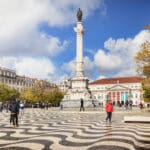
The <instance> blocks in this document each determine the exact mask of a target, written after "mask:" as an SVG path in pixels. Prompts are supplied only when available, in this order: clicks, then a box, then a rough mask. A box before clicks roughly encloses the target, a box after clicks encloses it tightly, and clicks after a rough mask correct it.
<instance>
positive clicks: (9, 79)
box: [0, 67, 56, 90]
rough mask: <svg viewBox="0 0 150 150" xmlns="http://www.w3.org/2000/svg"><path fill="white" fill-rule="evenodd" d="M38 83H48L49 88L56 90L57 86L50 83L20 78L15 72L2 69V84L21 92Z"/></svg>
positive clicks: (0, 81) (24, 77) (0, 76)
mask: <svg viewBox="0 0 150 150" xmlns="http://www.w3.org/2000/svg"><path fill="white" fill-rule="evenodd" d="M38 82H40V83H41V84H45V83H46V84H47V85H48V87H51V88H56V85H55V84H52V83H49V82H48V81H45V80H39V79H36V78H30V77H26V76H20V75H17V74H16V72H15V71H14V70H11V69H7V68H3V67H0V83H3V84H6V85H8V86H10V87H12V88H15V89H17V90H21V89H22V88H25V87H32V86H34V85H35V84H36V83H38Z"/></svg>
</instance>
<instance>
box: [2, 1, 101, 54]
mask: <svg viewBox="0 0 150 150" xmlns="http://www.w3.org/2000/svg"><path fill="white" fill-rule="evenodd" d="M100 4H103V0H101V1H99V0H92V1H91V0H82V1H81V0H75V1H74V0H69V1H68V0H61V1H60V0H55V1H54V0H13V1H10V0H0V6H1V9H0V54H1V56H2V55H3V56H6V55H7V56H8V55H9V56H11V55H16V54H17V55H40V54H41V53H43V54H47V55H50V56H51V55H53V53H55V54H58V53H60V52H61V51H63V50H64V49H65V48H66V46H67V41H60V39H59V38H57V37H53V36H47V35H46V33H45V35H44V36H43V33H41V31H40V30H39V25H40V24H42V23H44V22H45V23H48V24H49V26H50V27H52V26H64V25H68V24H71V23H73V22H75V20H76V15H75V13H76V9H77V8H78V7H81V8H82V9H83V11H84V18H86V17H87V16H88V15H89V14H91V13H92V12H93V10H95V9H96V8H97V7H98V6H99V5H100Z"/></svg>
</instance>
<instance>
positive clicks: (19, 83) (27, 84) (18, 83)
mask: <svg viewBox="0 0 150 150" xmlns="http://www.w3.org/2000/svg"><path fill="white" fill-rule="evenodd" d="M1 82H2V83H5V84H13V85H20V86H33V84H32V83H27V82H19V81H15V80H11V79H1Z"/></svg>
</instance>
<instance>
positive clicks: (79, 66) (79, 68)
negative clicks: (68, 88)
mask: <svg viewBox="0 0 150 150" xmlns="http://www.w3.org/2000/svg"><path fill="white" fill-rule="evenodd" d="M74 31H75V32H76V34H77V35H76V77H83V76H84V71H83V70H84V68H83V67H84V66H83V33H84V31H85V29H84V28H83V25H82V22H81V21H78V22H77V27H75V28H74Z"/></svg>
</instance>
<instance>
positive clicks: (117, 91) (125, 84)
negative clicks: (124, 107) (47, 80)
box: [58, 77, 143, 105]
mask: <svg viewBox="0 0 150 150" xmlns="http://www.w3.org/2000/svg"><path fill="white" fill-rule="evenodd" d="M141 81H142V78H141V77H116V78H105V79H99V80H96V81H93V82H90V83H89V90H90V91H91V94H92V99H94V100H98V101H99V103H103V104H105V103H106V101H107V100H108V99H109V100H112V101H113V102H114V103H115V104H118V103H122V104H124V103H125V101H127V100H128V101H130V100H132V102H133V105H138V104H139V103H140V102H141V101H143V94H142V90H141V89H142V84H141ZM68 85H70V80H67V79H65V80H63V81H62V82H60V84H59V85H58V87H59V88H60V89H61V90H62V91H67V89H68V88H69V86H68Z"/></svg>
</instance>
